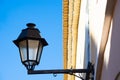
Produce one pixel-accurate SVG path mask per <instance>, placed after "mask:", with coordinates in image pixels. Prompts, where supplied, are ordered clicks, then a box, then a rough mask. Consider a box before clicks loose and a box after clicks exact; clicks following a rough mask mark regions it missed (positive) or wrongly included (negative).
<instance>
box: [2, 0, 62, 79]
mask: <svg viewBox="0 0 120 80" xmlns="http://www.w3.org/2000/svg"><path fill="white" fill-rule="evenodd" d="M29 22H33V23H35V24H36V25H37V26H36V27H37V28H38V29H39V30H40V32H41V35H42V37H44V38H45V39H46V40H47V42H48V43H49V45H48V46H46V47H44V50H43V54H42V58H41V62H40V64H39V65H38V66H36V69H62V68H63V51H62V0H0V36H1V38H0V63H1V64H0V80H63V75H59V74H58V75H57V77H53V75H52V74H49V75H28V74H27V70H26V68H25V67H24V66H23V65H22V63H21V61H20V56H19V51H18V48H17V47H16V46H15V45H14V43H13V42H12V41H13V40H15V39H16V38H17V37H18V35H19V34H20V32H21V30H22V29H25V28H26V24H27V23H29Z"/></svg>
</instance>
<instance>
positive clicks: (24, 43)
mask: <svg viewBox="0 0 120 80" xmlns="http://www.w3.org/2000/svg"><path fill="white" fill-rule="evenodd" d="M19 48H20V55H21V59H22V61H26V60H27V41H26V40H24V41H21V42H20V43H19Z"/></svg>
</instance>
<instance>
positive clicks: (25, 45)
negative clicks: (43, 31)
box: [13, 23, 94, 80]
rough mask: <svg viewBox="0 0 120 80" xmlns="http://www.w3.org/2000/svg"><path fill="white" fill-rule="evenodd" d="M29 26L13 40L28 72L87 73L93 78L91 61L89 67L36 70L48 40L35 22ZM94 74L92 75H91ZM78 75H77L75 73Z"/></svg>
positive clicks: (87, 77) (88, 77)
mask: <svg viewBox="0 0 120 80" xmlns="http://www.w3.org/2000/svg"><path fill="white" fill-rule="evenodd" d="M27 26H28V28H26V29H23V30H22V32H21V34H20V35H19V37H18V38H17V39H16V40H14V41H13V42H14V43H15V45H16V46H17V47H18V48H19V52H20V57H21V62H22V64H23V65H24V66H25V67H26V68H27V70H28V74H71V75H75V74H74V73H86V78H85V79H83V78H82V77H79V78H81V79H83V80H89V79H91V78H93V73H94V69H93V65H92V64H91V63H90V62H89V63H88V67H87V69H56V70H34V68H35V66H36V65H38V64H39V62H40V58H41V55H42V50H43V47H44V46H47V45H48V43H47V41H46V40H45V39H44V38H42V37H41V36H40V31H39V30H38V29H37V28H35V24H34V23H28V24H27ZM91 75H92V77H91ZM75 76H76V75H75Z"/></svg>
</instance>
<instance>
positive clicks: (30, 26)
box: [26, 23, 36, 28]
mask: <svg viewBox="0 0 120 80" xmlns="http://www.w3.org/2000/svg"><path fill="white" fill-rule="evenodd" d="M26 26H27V27H28V28H35V26H36V25H35V24H34V23H27V24H26Z"/></svg>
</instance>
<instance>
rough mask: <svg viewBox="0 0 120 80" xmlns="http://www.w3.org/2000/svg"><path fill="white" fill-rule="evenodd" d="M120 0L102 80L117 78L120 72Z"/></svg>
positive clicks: (107, 48)
mask: <svg viewBox="0 0 120 80" xmlns="http://www.w3.org/2000/svg"><path fill="white" fill-rule="evenodd" d="M119 34H120V0H118V1H117V4H116V7H115V11H114V16H113V21H112V23H111V31H110V34H109V39H108V42H107V46H106V50H105V54H104V63H103V70H102V76H101V77H102V78H101V80H115V79H116V77H117V75H118V73H120V63H119V61H120V37H119Z"/></svg>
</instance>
